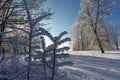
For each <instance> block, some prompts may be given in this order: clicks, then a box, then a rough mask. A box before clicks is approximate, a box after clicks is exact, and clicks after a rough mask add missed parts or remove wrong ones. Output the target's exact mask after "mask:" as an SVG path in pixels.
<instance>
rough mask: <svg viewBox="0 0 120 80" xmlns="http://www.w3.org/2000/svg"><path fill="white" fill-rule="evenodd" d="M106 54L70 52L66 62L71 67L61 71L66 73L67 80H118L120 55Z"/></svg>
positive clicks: (112, 52)
mask: <svg viewBox="0 0 120 80" xmlns="http://www.w3.org/2000/svg"><path fill="white" fill-rule="evenodd" d="M107 52H109V51H107ZM107 52H105V53H104V54H102V53H101V52H100V51H71V52H70V55H71V56H70V58H69V59H68V60H70V61H72V62H73V65H72V66H64V67H62V69H64V70H66V71H67V74H68V77H69V78H70V79H69V80H120V58H119V57H120V54H119V52H118V54H117V53H116V54H114V53H115V51H111V52H110V53H107Z"/></svg>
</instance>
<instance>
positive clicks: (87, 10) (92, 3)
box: [80, 0, 115, 53]
mask: <svg viewBox="0 0 120 80" xmlns="http://www.w3.org/2000/svg"><path fill="white" fill-rule="evenodd" d="M114 5H115V2H112V1H108V0H81V11H80V14H81V18H82V19H83V20H85V21H86V23H87V24H88V25H89V26H90V27H91V28H92V30H93V32H94V34H95V37H96V40H97V43H98V45H99V48H100V50H101V52H102V53H104V49H103V47H102V43H101V40H100V37H99V33H98V30H99V27H100V26H101V25H100V23H101V21H102V22H103V23H104V20H105V17H106V16H108V15H109V14H110V12H111V8H112V7H113V6H114Z"/></svg>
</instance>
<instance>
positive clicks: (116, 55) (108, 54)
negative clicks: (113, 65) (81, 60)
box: [68, 51, 120, 59]
mask: <svg viewBox="0 0 120 80" xmlns="http://www.w3.org/2000/svg"><path fill="white" fill-rule="evenodd" d="M68 53H69V54H73V55H83V56H94V57H102V58H109V59H120V51H105V53H101V51H69V52H68Z"/></svg>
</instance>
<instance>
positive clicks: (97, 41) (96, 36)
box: [94, 30, 104, 53]
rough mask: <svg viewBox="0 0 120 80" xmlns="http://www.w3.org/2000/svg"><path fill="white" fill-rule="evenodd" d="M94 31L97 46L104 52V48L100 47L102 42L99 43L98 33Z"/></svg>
mask: <svg viewBox="0 0 120 80" xmlns="http://www.w3.org/2000/svg"><path fill="white" fill-rule="evenodd" d="M94 32H95V35H96V39H97V42H98V45H99V47H100V50H101V52H102V53H104V49H103V47H102V44H101V41H100V39H99V36H98V34H97V31H96V30H94Z"/></svg>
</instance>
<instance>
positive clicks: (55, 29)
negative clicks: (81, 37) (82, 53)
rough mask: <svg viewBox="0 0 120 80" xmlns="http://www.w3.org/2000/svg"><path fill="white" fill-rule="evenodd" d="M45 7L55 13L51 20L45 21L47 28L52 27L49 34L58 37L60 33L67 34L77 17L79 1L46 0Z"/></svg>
mask: <svg viewBox="0 0 120 80" xmlns="http://www.w3.org/2000/svg"><path fill="white" fill-rule="evenodd" d="M45 6H48V7H49V8H52V11H54V12H55V14H54V15H53V16H52V18H53V19H50V20H48V21H47V23H49V25H47V27H52V29H51V31H50V32H51V33H52V34H53V35H58V34H59V33H61V32H62V31H68V32H69V30H70V28H71V26H72V25H73V24H74V22H75V20H76V16H77V15H78V12H79V9H80V0H47V2H46V4H45Z"/></svg>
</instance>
